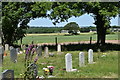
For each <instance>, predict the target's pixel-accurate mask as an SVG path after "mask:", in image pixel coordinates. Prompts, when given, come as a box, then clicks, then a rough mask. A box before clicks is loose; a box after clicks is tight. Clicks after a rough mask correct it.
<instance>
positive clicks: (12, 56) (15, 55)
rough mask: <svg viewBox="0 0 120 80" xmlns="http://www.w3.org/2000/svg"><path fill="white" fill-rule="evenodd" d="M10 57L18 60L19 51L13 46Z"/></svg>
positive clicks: (15, 60) (12, 59)
mask: <svg viewBox="0 0 120 80" xmlns="http://www.w3.org/2000/svg"><path fill="white" fill-rule="evenodd" d="M10 59H11V61H12V62H17V51H16V49H15V48H13V47H11V49H10Z"/></svg>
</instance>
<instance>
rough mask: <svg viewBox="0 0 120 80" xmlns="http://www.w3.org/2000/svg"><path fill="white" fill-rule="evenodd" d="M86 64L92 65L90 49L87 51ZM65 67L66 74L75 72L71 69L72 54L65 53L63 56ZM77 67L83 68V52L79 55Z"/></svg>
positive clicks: (91, 51)
mask: <svg viewBox="0 0 120 80" xmlns="http://www.w3.org/2000/svg"><path fill="white" fill-rule="evenodd" d="M88 62H89V64H92V63H93V50H92V49H89V50H88ZM65 65H66V71H67V72H70V71H75V70H77V69H73V68H72V54H70V53H67V54H66V55H65ZM79 66H80V67H82V66H85V57H84V52H80V53H79Z"/></svg>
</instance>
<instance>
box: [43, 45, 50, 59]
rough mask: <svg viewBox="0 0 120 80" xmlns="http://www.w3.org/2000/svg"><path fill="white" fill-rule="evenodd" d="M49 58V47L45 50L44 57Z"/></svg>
mask: <svg viewBox="0 0 120 80" xmlns="http://www.w3.org/2000/svg"><path fill="white" fill-rule="evenodd" d="M48 56H49V52H48V47H45V48H44V57H48Z"/></svg>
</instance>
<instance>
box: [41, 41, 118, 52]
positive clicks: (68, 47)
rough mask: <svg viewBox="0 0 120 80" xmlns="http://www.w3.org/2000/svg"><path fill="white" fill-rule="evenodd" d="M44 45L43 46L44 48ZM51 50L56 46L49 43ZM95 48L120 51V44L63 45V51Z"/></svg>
mask: <svg viewBox="0 0 120 80" xmlns="http://www.w3.org/2000/svg"><path fill="white" fill-rule="evenodd" d="M45 46H46V45H44V46H43V47H42V48H43V50H44V47H45ZM47 46H48V48H49V50H50V51H55V50H56V46H55V45H47ZM88 49H93V50H94V51H95V52H97V51H98V50H100V51H102V52H104V51H109V50H111V51H112V50H116V51H120V44H112V43H106V44H105V45H104V46H101V47H98V46H97V44H96V43H95V44H68V45H62V51H78V50H80V51H83V50H88Z"/></svg>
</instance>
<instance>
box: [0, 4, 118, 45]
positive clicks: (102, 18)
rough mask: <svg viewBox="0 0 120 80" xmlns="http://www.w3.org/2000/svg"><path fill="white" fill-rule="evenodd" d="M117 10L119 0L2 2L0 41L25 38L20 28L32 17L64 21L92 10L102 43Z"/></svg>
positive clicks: (24, 26) (54, 22) (7, 41)
mask: <svg viewBox="0 0 120 80" xmlns="http://www.w3.org/2000/svg"><path fill="white" fill-rule="evenodd" d="M118 12H119V3H118V2H104V3H101V2H3V4H2V21H3V22H2V26H3V27H2V29H3V34H4V38H3V41H4V43H8V44H13V42H14V41H17V40H19V39H21V38H22V37H24V34H25V32H24V30H23V29H27V28H28V26H27V24H28V23H29V21H30V20H31V19H35V18H39V17H42V18H43V17H48V18H50V19H51V20H52V22H53V24H56V23H59V22H64V21H67V20H68V19H69V18H70V17H72V16H75V17H79V16H81V15H83V14H85V13H88V14H89V13H92V14H93V18H94V20H95V23H94V24H95V25H96V27H97V34H98V36H97V42H98V44H104V43H105V35H106V30H107V29H108V28H109V27H110V20H111V17H115V16H116V15H118ZM18 24H19V25H20V26H18Z"/></svg>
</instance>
